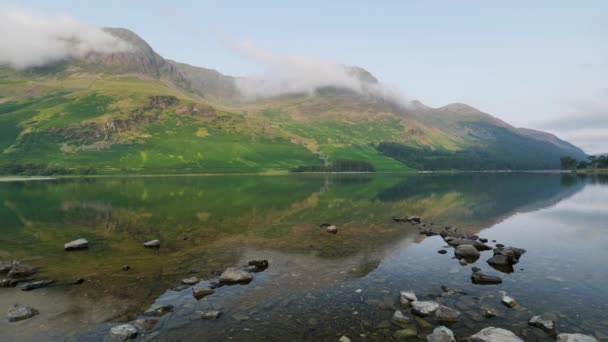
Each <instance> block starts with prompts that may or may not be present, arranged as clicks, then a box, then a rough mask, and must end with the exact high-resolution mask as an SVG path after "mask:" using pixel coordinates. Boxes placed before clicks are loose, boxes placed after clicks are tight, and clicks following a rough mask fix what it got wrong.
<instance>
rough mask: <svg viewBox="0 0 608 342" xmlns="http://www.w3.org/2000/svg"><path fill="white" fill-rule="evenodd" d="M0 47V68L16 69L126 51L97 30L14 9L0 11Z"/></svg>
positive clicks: (118, 41) (127, 47)
mask: <svg viewBox="0 0 608 342" xmlns="http://www.w3.org/2000/svg"><path fill="white" fill-rule="evenodd" d="M0 47H1V48H0V65H2V64H4V65H9V66H11V67H13V68H16V69H23V68H28V67H34V66H43V65H46V64H49V63H53V62H57V61H61V60H64V59H68V58H82V57H85V56H86V55H87V54H89V53H91V52H98V53H113V52H119V51H125V50H128V49H129V45H128V44H127V43H125V42H124V41H121V40H119V39H117V38H115V37H113V36H112V35H110V34H108V33H106V32H104V31H103V30H102V29H101V28H99V27H95V26H92V25H88V24H85V23H82V22H79V21H76V20H74V19H73V18H70V17H67V16H50V15H45V14H41V13H36V12H33V11H29V10H23V9H18V8H0Z"/></svg>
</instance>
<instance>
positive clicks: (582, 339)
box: [557, 334, 598, 342]
mask: <svg viewBox="0 0 608 342" xmlns="http://www.w3.org/2000/svg"><path fill="white" fill-rule="evenodd" d="M557 342H598V340H597V339H596V338H595V337H593V336H589V335H583V334H559V335H557Z"/></svg>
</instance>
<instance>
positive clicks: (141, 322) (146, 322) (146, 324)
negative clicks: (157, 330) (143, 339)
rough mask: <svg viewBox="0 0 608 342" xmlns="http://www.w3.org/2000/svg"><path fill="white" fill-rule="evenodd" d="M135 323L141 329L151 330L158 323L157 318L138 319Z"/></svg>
mask: <svg viewBox="0 0 608 342" xmlns="http://www.w3.org/2000/svg"><path fill="white" fill-rule="evenodd" d="M135 324H137V325H138V326H139V327H141V328H142V329H143V330H152V329H154V327H155V326H156V325H157V324H158V319H150V318H145V319H138V320H137V321H135Z"/></svg>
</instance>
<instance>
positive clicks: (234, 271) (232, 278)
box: [220, 267, 253, 284]
mask: <svg viewBox="0 0 608 342" xmlns="http://www.w3.org/2000/svg"><path fill="white" fill-rule="evenodd" d="M252 279H253V276H252V275H251V273H249V272H246V271H243V270H240V269H238V268H235V267H228V268H227V269H226V270H225V271H224V272H222V274H221V275H220V282H221V283H227V284H234V283H248V282H250V281H251V280H252Z"/></svg>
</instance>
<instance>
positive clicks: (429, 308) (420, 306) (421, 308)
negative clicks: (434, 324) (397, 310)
mask: <svg viewBox="0 0 608 342" xmlns="http://www.w3.org/2000/svg"><path fill="white" fill-rule="evenodd" d="M438 308H439V303H437V302H435V301H413V302H412V312H413V313H414V314H416V315H418V316H428V315H430V314H432V313H433V312H435V310H437V309H438Z"/></svg>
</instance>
